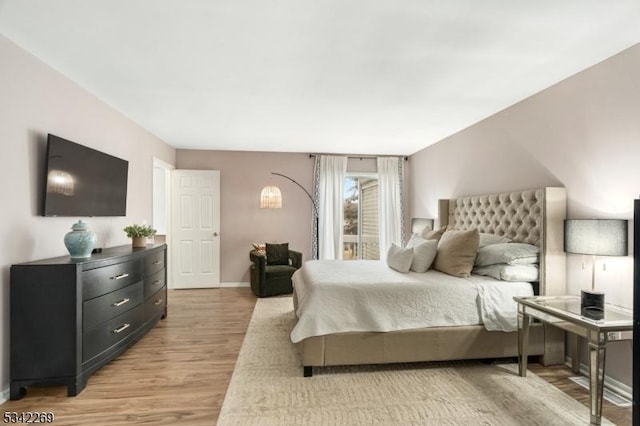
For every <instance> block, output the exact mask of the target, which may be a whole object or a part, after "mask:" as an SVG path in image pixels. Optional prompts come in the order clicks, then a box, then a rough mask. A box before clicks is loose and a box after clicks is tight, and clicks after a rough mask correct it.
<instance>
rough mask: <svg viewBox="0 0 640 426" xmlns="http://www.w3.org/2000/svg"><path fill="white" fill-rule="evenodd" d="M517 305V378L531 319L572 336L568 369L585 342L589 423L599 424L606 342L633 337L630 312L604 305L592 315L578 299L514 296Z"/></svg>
mask: <svg viewBox="0 0 640 426" xmlns="http://www.w3.org/2000/svg"><path fill="white" fill-rule="evenodd" d="M513 300H515V301H516V302H517V303H518V313H519V315H520V317H521V318H520V319H521V320H520V321H518V365H519V372H520V376H522V377H525V376H526V374H527V353H528V346H529V324H530V323H531V318H535V319H537V320H539V321H542V322H545V323H548V324H551V325H553V326H555V327H559V328H561V329H563V330H565V331H568V332H570V333H572V334H573V335H574V336H577V337H576V342H575V343H576V344H575V345H574V354H573V355H572V357H571V358H572V364H573V365H572V367H573V370H574V371H576V370H577V369H578V368H579V365H578V362H579V361H578V359H579V358H578V353H579V347H578V346H579V345H578V344H577V343H578V342H577V340H578V338H580V337H582V338H584V339H587V342H588V343H589V393H590V400H591V404H590V405H591V424H594V425H599V424H600V422H601V419H602V391H603V382H604V367H605V355H606V350H607V342H609V341H612V340H631V339H632V338H633V311H632V310H631V309H627V308H623V307H620V306H615V305H610V304H605V308H604V312H601V313H597V314H595V315H594V314H593V312H585V311H582V310H581V309H580V296H532V297H514V298H513Z"/></svg>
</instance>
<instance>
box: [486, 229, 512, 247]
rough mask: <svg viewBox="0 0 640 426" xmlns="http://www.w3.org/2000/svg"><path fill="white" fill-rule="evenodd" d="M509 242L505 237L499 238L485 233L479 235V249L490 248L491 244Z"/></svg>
mask: <svg viewBox="0 0 640 426" xmlns="http://www.w3.org/2000/svg"><path fill="white" fill-rule="evenodd" d="M510 242H511V240H510V239H508V238H507V237H501V236H499V235H494V234H487V233H485V232H481V233H480V244H478V247H479V248H482V247H486V246H490V245H491V244H500V243H510Z"/></svg>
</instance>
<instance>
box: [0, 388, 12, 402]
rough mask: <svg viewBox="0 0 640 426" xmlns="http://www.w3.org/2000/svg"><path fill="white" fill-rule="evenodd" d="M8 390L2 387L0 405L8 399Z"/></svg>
mask: <svg viewBox="0 0 640 426" xmlns="http://www.w3.org/2000/svg"><path fill="white" fill-rule="evenodd" d="M9 396H10V390H9V388H5V389H2V396H0V405H2V404H4V403H5V402H7V401H8V400H9Z"/></svg>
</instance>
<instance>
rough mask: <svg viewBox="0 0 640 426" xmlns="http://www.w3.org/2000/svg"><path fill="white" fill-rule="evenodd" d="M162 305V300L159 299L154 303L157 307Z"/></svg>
mask: <svg viewBox="0 0 640 426" xmlns="http://www.w3.org/2000/svg"><path fill="white" fill-rule="evenodd" d="M161 303H162V299H158V300H156V301H155V302H153V304H154V305H155V306H158V305H159V304H161Z"/></svg>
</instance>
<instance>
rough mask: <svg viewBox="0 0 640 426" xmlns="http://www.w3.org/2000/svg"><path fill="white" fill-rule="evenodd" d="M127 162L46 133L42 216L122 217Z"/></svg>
mask: <svg viewBox="0 0 640 426" xmlns="http://www.w3.org/2000/svg"><path fill="white" fill-rule="evenodd" d="M128 172H129V162H128V161H125V160H122V159H120V158H117V157H114V156H112V155H109V154H105V153H104V152H100V151H96V150H95V149H91V148H88V147H86V146H83V145H80V144H77V143H75V142H71V141H68V140H66V139H63V138H61V137H58V136H55V135H52V134H49V136H48V139H47V157H46V170H45V173H46V174H45V186H44V203H43V207H44V208H43V216H75V217H86V216H126V210H127V177H128Z"/></svg>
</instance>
